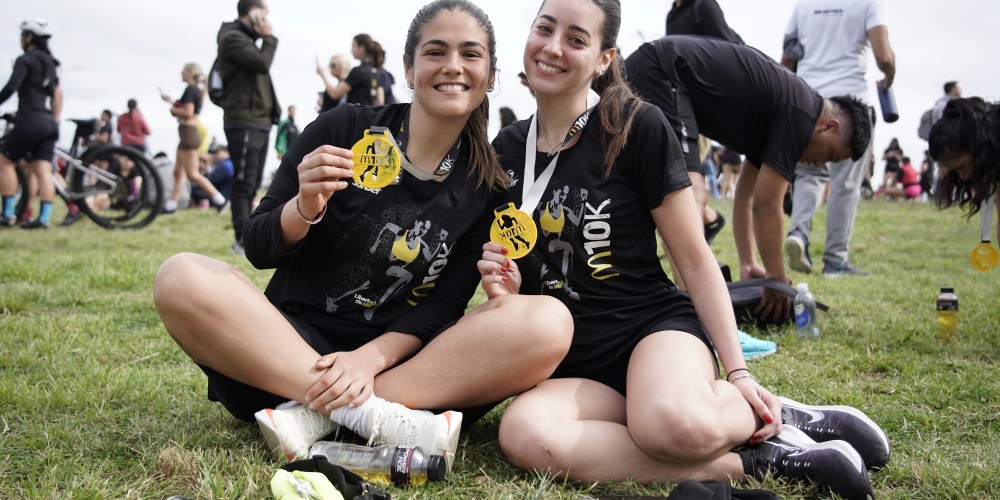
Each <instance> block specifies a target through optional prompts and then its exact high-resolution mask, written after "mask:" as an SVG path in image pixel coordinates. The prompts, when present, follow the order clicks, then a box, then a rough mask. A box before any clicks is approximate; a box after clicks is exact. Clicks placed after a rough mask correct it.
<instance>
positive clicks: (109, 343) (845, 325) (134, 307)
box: [0, 202, 1000, 499]
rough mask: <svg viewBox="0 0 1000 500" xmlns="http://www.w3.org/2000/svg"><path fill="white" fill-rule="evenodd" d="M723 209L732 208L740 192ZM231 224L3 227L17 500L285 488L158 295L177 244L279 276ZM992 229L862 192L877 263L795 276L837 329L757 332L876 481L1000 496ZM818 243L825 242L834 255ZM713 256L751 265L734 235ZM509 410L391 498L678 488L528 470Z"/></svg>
mask: <svg viewBox="0 0 1000 500" xmlns="http://www.w3.org/2000/svg"><path fill="white" fill-rule="evenodd" d="M713 204H714V205H716V206H717V207H718V208H719V209H720V210H721V211H722V212H723V213H725V214H726V215H727V216H728V215H729V213H730V211H731V206H730V205H729V204H728V203H726V202H713ZM823 215H824V214H823V213H822V212H821V214H820V215H819V216H818V217H817V219H816V231H815V234H817V235H822V234H824V233H823V232H824V219H823ZM57 216H58V217H61V214H57ZM225 219H226V218H220V217H217V216H215V215H214V212H200V211H197V210H191V211H186V212H181V213H178V214H176V215H173V216H168V217H161V218H159V219H157V220H156V221H155V222H154V223H153V225H151V226H150V227H148V228H146V229H143V230H140V231H131V232H120V231H119V232H112V231H106V230H103V229H99V228H98V227H97V226H96V225H94V224H93V223H91V222H89V221H87V220H86V219H84V220H82V221H80V222H78V223H77V224H76V225H75V226H72V227H70V228H53V229H50V230H48V231H36V232H28V231H22V230H20V229H16V228H13V229H6V230H3V231H0V377H2V378H0V498H165V497H168V496H170V495H177V494H181V495H186V496H190V497H197V498H268V497H270V490H269V487H268V481H269V479H270V477H271V475H272V474H273V472H274V470H275V469H276V468H277V467H278V466H279V464H278V463H276V462H274V461H273V460H272V459H271V458H270V457H269V456H268V454H267V453H266V450H265V448H264V445H263V441H262V439H261V438H260V435H259V433H258V431H257V429H256V427H255V426H251V425H247V424H243V423H241V422H238V421H236V420H235V419H233V418H231V417H230V416H229V415H228V414H227V413H225V411H224V410H223V409H222V408H221V407H220V406H219V405H217V404H214V403H210V402H209V401H207V400H206V399H205V396H204V393H205V378H204V376H203V375H202V374H201V372H200V371H199V370H198V369H197V368H196V367H195V366H194V365H193V364H192V363H191V362H190V361H189V360H188V358H187V357H186V356H185V355H184V354H183V353H182V352H181V351H180V349H179V348H178V347H177V346H176V345H175V344H174V343H173V342H172V341H171V340H170V338H169V337H168V335H167V334H166V332H165V331H164V329H163V326H162V325H161V324H160V321H159V319H158V317H157V315H156V313H155V311H154V309H153V306H152V301H151V284H152V280H153V276H154V274H155V272H156V269H157V267H158V266H159V264H160V263H161V262H163V261H164V260H165V259H166V258H167V257H169V256H170V255H172V254H174V253H176V252H179V251H193V252H198V253H203V254H207V255H211V256H214V257H217V258H220V259H223V260H226V261H229V262H232V263H233V264H235V265H237V266H239V267H240V268H241V269H243V270H244V271H245V272H246V273H247V274H248V275H249V276H250V277H251V279H252V280H253V281H254V282H256V283H257V284H258V285H259V286H263V285H264V284H265V283H266V282H267V280H268V277H269V276H270V273H269V272H264V271H257V270H254V269H253V268H252V267H251V266H250V265H249V264H248V263H246V262H245V261H243V262H241V261H239V260H238V259H236V258H235V257H234V256H232V255H230V254H229V253H228V247H229V244H230V242H231V238H232V233H231V231H230V230H229V229H228V224H227V220H225ZM56 220H59V219H56ZM977 241H978V223H977V222H976V221H973V222H968V223H967V222H966V221H965V219H964V218H962V217H961V216H960V214H959V213H958V212H957V211H955V210H950V211H947V212H940V211H937V210H935V209H933V208H931V207H929V206H927V205H917V204H904V203H885V202H865V203H863V205H862V207H861V209H860V216H859V218H858V221H857V226H856V229H855V232H854V242H853V245H852V253H851V261H852V263H854V264H855V265H856V266H858V267H860V268H861V269H864V270H867V271H870V272H871V273H872V275H871V276H868V277H866V278H843V279H833V280H831V279H823V278H820V277H818V276H816V275H811V276H808V275H801V274H794V275H793V277H794V279H796V280H804V281H807V282H809V284H810V288H811V290H813V293H814V294H815V295H816V297H817V298H818V299H819V300H821V301H823V302H826V303H827V304H829V305H830V306H831V310H830V312H829V313H826V314H823V313H821V314H820V321H821V323H820V326H821V329H822V338H821V339H820V340H819V341H814V342H813V341H803V340H799V339H798V338H797V337H796V336H795V335H794V334H790V333H789V332H783V331H770V332H757V333H759V334H760V335H762V336H764V337H766V338H770V339H772V340H776V341H777V342H778V343H779V345H780V348H779V351H778V353H777V354H775V355H772V356H770V357H767V358H764V359H762V360H759V361H754V362H752V364H751V368H752V369H753V370H754V372H755V373H756V375H757V377H758V378H760V380H761V382H762V383H763V384H764V385H765V386H766V387H768V388H770V389H771V390H772V391H773V392H775V393H779V394H783V395H787V396H789V397H791V398H793V399H797V400H800V401H806V402H825V403H831V404H832V403H836V404H849V405H854V406H857V407H860V408H862V409H864V410H865V411H866V412H867V413H868V414H869V415H870V416H872V417H873V418H874V419H875V420H876V421H877V422H879V423H880V424H881V425H882V426H883V427H884V428H885V430H886V432H887V433H888V435H889V438H890V440H891V442H892V445H893V459H892V461H891V462H890V463H889V465H888V466H887V467H886V468H885V469H883V470H882V471H879V472H876V473H874V474H873V476H872V479H873V482H874V485H875V488H876V491H877V492H878V494H879V496H880V497H889V498H900V499H902V498H907V499H908V498H998V497H1000V482H998V481H997V478H998V477H1000V458H998V457H1000V373H998V371H997V365H998V363H997V361H998V358H1000V347H998V346H1000V339H998V333H997V332H998V331H1000V311H998V297H1000V274H998V273H1000V270H994V271H993V272H991V273H979V272H976V271H973V270H972V269H971V267H970V265H969V263H968V261H967V259H966V256H967V255H968V252H969V251H970V250H971V249H972V247H973V245H974V244H975V243H976V242H977ZM821 247H822V241H816V242H814V243H813V248H812V250H813V256H814V259H816V260H817V261H818V260H819V255H820V252H821V250H822V248H821ZM714 248H715V250H716V251H717V252H718V256H719V259H720V260H721V261H723V262H726V263H729V264H730V266H731V267H732V268H733V269H734V271H735V269H736V257H735V250H734V248H733V243H732V231H731V228H726V229H725V230H724V231H723V233H722V234H721V235H720V236H719V237H718V238H717V240H716V243H715V245H714ZM943 284H949V285H953V286H954V287H955V289H956V291H957V293H958V294H959V297H960V300H961V315H962V316H961V318H962V324H961V340H960V342H959V343H957V344H954V345H947V344H943V343H941V342H939V341H938V340H936V338H935V329H936V325H935V320H934V299H935V297H936V295H937V293H938V287H939V286H941V285H943ZM220 293H225V292H224V291H220ZM482 299H483V297H482V296H481V295H478V296H477V297H476V299H475V302H474V303H478V302H479V301H481V300H482ZM498 422H499V414H498V413H497V412H496V411H495V412H493V413H491V414H490V415H488V416H487V417H486V418H484V419H483V420H482V421H481V422H480V424H479V425H478V426H477V427H476V428H475V429H474V430H473V431H472V432H469V433H467V435H465V436H463V438H462V443H461V446H460V448H459V460H458V461H457V462H456V468H455V471H454V474H453V475H452V476H451V477H450V479H449V480H448V481H447V482H444V483H442V484H435V485H429V486H426V487H422V488H420V489H414V490H403V489H398V488H389V491H391V493H392V494H393V496H394V497H397V498H431V497H447V498H567V499H568V498H586V497H591V496H592V497H598V496H600V495H608V494H618V495H625V494H632V495H636V494H645V495H665V494H667V492H668V491H669V489H670V486H669V485H651V486H640V485H636V484H632V483H599V484H592V485H578V484H564V483H562V482H560V481H555V480H553V479H552V478H549V477H544V476H539V475H535V474H526V473H521V472H519V471H517V470H515V469H514V468H512V467H511V466H510V465H508V464H507V462H506V460H505V459H504V457H503V455H502V454H501V453H500V452H499V448H498V447H497V443H496V431H497V426H498ZM664 425H665V426H666V425H669V423H666V422H665V423H664ZM763 486H764V487H766V488H768V489H772V490H774V491H776V492H778V493H779V494H780V495H781V496H782V497H787V498H796V497H813V496H816V495H817V492H816V490H815V489H814V488H812V487H810V486H803V485H798V484H785V483H784V482H781V481H775V480H772V479H768V480H767V481H765V482H764V483H763Z"/></svg>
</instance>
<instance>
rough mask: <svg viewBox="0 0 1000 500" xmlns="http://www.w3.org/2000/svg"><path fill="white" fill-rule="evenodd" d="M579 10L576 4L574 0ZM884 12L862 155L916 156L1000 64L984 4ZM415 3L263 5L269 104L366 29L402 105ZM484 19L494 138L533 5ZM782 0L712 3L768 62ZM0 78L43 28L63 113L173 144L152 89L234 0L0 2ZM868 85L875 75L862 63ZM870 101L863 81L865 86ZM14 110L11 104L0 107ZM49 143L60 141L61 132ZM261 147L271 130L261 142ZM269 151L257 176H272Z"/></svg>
mask: <svg viewBox="0 0 1000 500" xmlns="http://www.w3.org/2000/svg"><path fill="white" fill-rule="evenodd" d="M581 1H582V0H581ZM886 1H887V4H888V7H889V40H890V43H891V45H892V47H893V49H894V50H895V51H896V60H897V73H896V83H895V85H894V86H893V88H894V89H895V93H896V100H897V103H898V105H899V110H900V116H901V118H900V120H899V121H898V122H896V123H894V124H891V125H890V124H885V123H884V122H881V120H880V123H879V124H878V125H877V126H876V129H875V146H876V151H878V152H879V156H878V158H881V151H882V150H883V149H884V148H885V147H886V145H888V143H889V140H890V139H891V138H892V137H899V139H900V142H901V144H902V147H903V149H904V151H905V152H906V154H907V155H909V156H911V157H913V159H914V161H915V162H916V161H919V159H920V158H922V156H923V151H924V149H925V148H926V143H924V142H923V141H921V140H920V139H919V138H917V135H916V129H917V123H918V121H919V118H920V114H921V113H922V112H923V111H924V110H926V109H927V108H929V107H930V106H931V105H932V104H933V102H934V101H935V100H936V99H937V98H938V97H939V96H940V95H941V93H942V90H941V87H942V85H943V83H944V82H945V81H947V80H958V81H959V82H961V86H962V88H963V89H964V91H965V95H966V96H971V95H979V96H982V97H985V98H987V99H991V100H997V99H1000V69H998V67H997V65H996V64H995V62H996V49H997V48H998V47H1000V42H998V41H997V39H996V35H995V25H996V21H997V20H998V19H1000V2H998V1H996V0H954V1H950V2H942V1H940V0H886ZM424 3H425V2H423V1H421V0H405V1H404V0H382V1H379V2H371V3H370V2H334V1H330V0H326V1H320V0H271V1H270V2H269V5H270V10H271V21H272V24H273V25H274V29H275V35H276V36H277V37H278V39H279V44H278V51H277V55H276V57H275V60H274V64H273V66H272V68H271V74H272V76H273V77H274V81H275V87H276V90H277V93H278V99H279V101H280V103H281V105H282V107H283V108H284V107H287V106H288V105H289V104H295V105H296V106H297V108H298V116H297V119H296V122H297V123H298V124H299V126H300V128H301V127H304V126H305V125H306V124H308V123H309V122H311V121H312V120H313V119H314V118H315V116H316V112H315V107H316V105H315V101H316V95H317V92H319V91H320V90H321V88H322V87H321V82H320V79H319V77H318V76H317V75H316V73H315V61H316V58H317V57H318V58H319V59H320V61H321V62H322V63H323V64H324V66H325V63H326V62H327V61H328V59H329V58H330V56H331V55H333V54H335V53H345V54H347V55H348V56H350V47H351V38H352V37H353V36H354V35H356V34H358V33H368V34H370V35H371V36H372V37H373V38H374V39H376V40H378V41H379V42H380V43H381V44H382V45H383V47H384V48H385V49H386V52H387V59H386V61H387V62H386V68H387V69H388V70H389V71H390V72H392V73H393V74H394V75H395V76H396V80H397V85H396V87H395V88H394V89H393V90H394V92H395V94H396V96H397V98H399V99H401V100H404V101H408V100H409V98H410V96H409V94H408V93H407V89H406V88H405V87H404V85H403V83H404V80H403V70H402V46H403V42H404V39H405V36H406V29H407V27H408V26H409V23H410V20H411V19H412V18H413V14H414V13H415V12H416V11H417V10H418V9H419V7H420V6H422V5H423V4H424ZM476 3H477V4H478V5H480V6H481V7H482V8H483V10H484V11H485V12H486V13H487V14H488V15H489V16H490V18H491V20H492V22H493V25H494V28H495V30H496V36H497V53H498V57H499V68H500V74H499V77H498V85H497V86H496V90H495V91H494V92H493V94H492V95H491V97H490V99H491V101H490V103H491V111H492V114H493V117H492V120H491V121H492V123H491V127H490V130H491V133H495V132H496V130H497V122H498V117H497V113H496V110H497V109H498V108H500V107H501V106H509V107H511V108H512V109H514V111H515V113H516V114H517V116H518V118H526V117H528V116H529V115H530V114H531V113H532V112H533V111H534V101H533V100H532V99H531V96H530V94H528V92H527V90H526V89H524V88H523V87H522V86H521V85H520V83H519V81H518V79H517V76H516V75H517V73H518V72H519V71H521V70H522V66H523V65H522V51H523V46H524V40H525V37H526V35H527V30H528V28H529V26H530V24H531V21H532V20H533V18H534V15H535V13H536V12H537V10H538V6H539V5H540V4H541V1H540V0H489V1H487V0H476ZM622 3H623V21H622V30H621V35H620V38H619V46H620V47H621V48H622V50H623V51H624V52H625V54H626V55H627V54H629V53H631V52H632V51H633V50H635V49H636V48H637V47H638V46H639V45H640V44H641V43H642V42H643V41H648V40H652V39H655V38H658V37H660V36H662V35H663V34H664V24H665V23H664V20H665V18H666V13H667V11H668V10H669V7H670V4H671V3H673V2H670V1H669V0H624V1H623V2H622ZM794 3H795V1H794V0H719V4H720V5H721V6H722V9H723V11H724V12H725V14H726V19H727V21H728V22H729V24H730V25H731V26H732V27H733V28H734V29H735V30H736V31H737V32H738V33H739V34H740V35H741V36H742V37H743V39H744V40H745V41H746V42H747V44H749V45H752V46H755V47H757V48H758V49H760V50H762V51H763V52H765V53H767V54H768V55H770V56H772V57H775V58H779V57H780V52H781V40H782V34H783V33H784V30H785V27H786V26H787V24H788V19H789V16H790V15H791V10H792V6H793V5H794ZM0 12H3V14H4V15H3V20H2V21H0V83H5V82H6V80H7V78H8V77H9V75H10V69H9V68H10V67H11V65H12V64H13V61H14V59H15V58H16V57H17V56H18V55H20V54H21V48H20V45H19V43H18V35H19V31H18V25H19V23H20V22H21V20H23V19H25V18H28V17H35V16H41V17H45V18H47V19H49V20H50V21H52V23H53V25H54V27H55V36H53V39H52V41H51V48H52V50H53V52H54V54H55V55H56V57H57V58H58V59H59V60H60V61H61V62H62V63H63V66H62V73H61V79H62V80H61V81H62V86H63V91H64V93H65V96H66V104H65V111H64V113H63V118H82V117H96V116H97V115H99V114H100V111H101V110H102V109H105V108H109V109H110V110H111V111H113V112H115V113H120V112H122V111H124V110H125V103H126V101H127V100H128V99H129V98H130V97H134V98H136V99H138V101H139V108H140V110H141V111H142V112H143V114H144V115H145V116H146V119H147V121H149V123H150V126H151V128H152V129H153V135H152V136H151V137H150V140H149V143H150V147H151V151H154V152H155V151H161V150H163V151H167V152H168V153H169V154H170V156H171V157H173V156H174V152H175V150H176V147H177V126H176V121H175V120H174V119H173V118H172V117H171V116H170V114H169V110H168V105H167V104H166V103H164V102H163V101H161V100H160V98H159V92H158V90H157V89H158V88H162V89H163V90H164V92H166V93H167V94H169V95H171V96H172V97H174V98H177V97H179V96H180V94H181V92H182V90H183V87H184V84H183V83H182V82H181V80H180V72H181V69H182V67H183V66H184V64H185V63H188V62H196V63H198V64H200V65H201V66H202V68H203V69H204V70H205V71H207V70H208V68H209V67H210V66H211V64H212V60H213V59H214V57H215V52H216V43H215V36H216V33H217V32H218V28H219V24H220V23H221V22H223V21H230V20H233V19H234V18H235V17H236V0H175V1H172V2H150V1H135V0H131V1H126V0H86V1H82V2H72V1H66V0H0ZM868 79H869V81H870V82H874V81H875V80H878V79H881V73H880V72H879V71H878V69H877V68H876V67H875V65H874V62H872V63H871V64H869V71H868ZM870 87H871V89H870V96H871V99H870V100H871V102H875V99H876V98H875V94H874V90H873V88H874V83H871V85H870ZM14 109H16V97H12V98H11V99H10V100H8V101H7V102H6V103H4V104H3V105H0V111H12V110H14ZM202 120H203V121H204V123H205V125H206V126H207V127H208V128H209V130H210V132H211V133H212V134H213V135H217V136H218V137H219V140H220V141H221V142H225V136H224V134H223V132H222V112H221V109H220V108H218V107H216V106H215V105H213V104H211V103H210V102H208V100H207V99H206V101H205V105H204V108H203V110H202ZM62 130H63V136H62V140H63V141H64V142H68V140H69V139H70V138H71V137H72V127H71V126H67V125H66V124H65V123H64V126H63V129H62ZM271 140H272V142H273V140H274V133H273V132H272V134H271ZM276 166H277V162H276V161H275V160H274V157H273V154H272V155H271V159H270V160H269V165H268V168H269V169H270V168H275V167H276Z"/></svg>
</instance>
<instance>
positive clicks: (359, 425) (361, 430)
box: [330, 394, 385, 439]
mask: <svg viewBox="0 0 1000 500" xmlns="http://www.w3.org/2000/svg"><path fill="white" fill-rule="evenodd" d="M383 404H385V400H384V399H382V398H380V397H378V396H376V395H374V394H372V395H371V396H370V397H369V398H368V400H367V401H365V402H364V403H361V405H360V406H356V407H354V408H348V407H347V406H346V405H345V406H341V407H340V408H337V409H336V410H333V411H332V412H330V420H333V421H334V422H336V423H338V424H340V425H342V426H344V427H347V428H348V429H350V430H352V431H354V432H355V433H357V434H358V435H359V436H361V437H363V438H366V439H367V438H370V437H371V435H370V434H371V429H369V428H368V422H366V420H367V419H366V418H365V416H366V414H367V413H368V412H369V411H372V409H374V408H377V407H378V406H380V405H383Z"/></svg>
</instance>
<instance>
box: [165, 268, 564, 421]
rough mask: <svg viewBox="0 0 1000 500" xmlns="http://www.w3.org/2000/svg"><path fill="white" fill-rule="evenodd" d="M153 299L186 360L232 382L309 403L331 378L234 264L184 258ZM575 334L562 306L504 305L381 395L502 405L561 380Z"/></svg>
mask: <svg viewBox="0 0 1000 500" xmlns="http://www.w3.org/2000/svg"><path fill="white" fill-rule="evenodd" d="M215 290H226V292H227V293H226V294H225V295H222V294H218V293H215V292H214V291H215ZM153 301H154V303H155V304H156V309H157V312H159V314H160V318H161V319H162V320H163V324H164V326H165V327H166V329H167V331H168V332H169V333H170V335H171V337H173V338H174V340H175V341H176V342H177V343H178V344H179V345H180V346H181V348H182V349H183V350H184V352H186V353H187V354H188V356H190V357H191V359H193V360H194V361H195V362H197V363H200V364H202V365H205V366H208V367H210V368H212V369H214V370H216V371H218V372H220V373H222V374H224V375H226V376H228V377H231V378H233V379H235V380H238V381H240V382H243V383H245V384H248V385H251V386H254V387H258V388H260V389H263V390H265V391H268V392H271V393H274V394H278V395H280V396H283V397H286V398H288V399H289V400H296V401H299V402H301V401H302V399H304V395H305V393H306V390H307V389H308V388H309V387H310V386H311V385H312V384H313V383H314V382H315V381H316V380H317V379H318V378H319V377H320V376H321V375H322V373H321V372H319V371H317V370H316V369H315V368H314V366H315V363H316V361H317V360H318V359H319V357H320V354H319V353H317V352H316V351H315V350H314V349H313V348H312V347H311V346H309V345H308V344H307V343H306V342H305V341H304V340H302V338H301V337H300V336H299V334H298V333H297V332H296V331H295V329H294V328H293V327H292V326H291V325H290V324H289V323H288V321H286V320H285V318H284V317H283V316H282V315H281V313H279V312H278V310H277V309H276V308H275V307H274V306H273V305H271V303H270V302H269V301H268V300H267V298H266V297H265V296H264V294H263V293H261V292H260V290H258V289H257V287H256V286H254V285H253V283H252V282H250V280H249V279H248V278H247V277H246V276H245V275H244V274H243V273H241V272H240V271H239V270H238V269H236V268H235V267H233V266H231V265H229V264H226V263H224V262H221V261H218V260H215V259H211V258H208V257H205V256H202V255H196V254H189V253H188V254H178V255H175V256H173V257H171V258H170V259H168V260H167V261H166V262H165V263H164V264H163V265H162V266H160V270H159V271H158V272H157V274H156V280H155V283H154V286H153ZM237 305H238V306H237ZM571 336H572V319H571V317H570V315H569V312H568V311H567V310H566V308H565V307H564V306H563V305H562V304H561V303H559V302H558V301H557V300H555V299H552V298H549V297H535V296H523V297H522V296H511V297H501V298H498V299H494V300H491V301H489V302H487V303H486V304H483V305H481V306H479V307H478V308H476V309H474V310H473V311H472V312H470V313H469V314H467V315H466V316H465V317H463V318H462V319H461V320H459V322H458V323H456V324H455V326H453V327H452V328H450V329H448V330H447V331H446V332H444V333H442V335H440V336H439V337H438V338H436V339H435V340H433V341H431V342H430V343H429V344H428V345H427V346H426V347H425V348H424V349H423V350H422V351H420V352H419V353H418V354H416V355H415V356H414V357H413V358H411V359H410V360H408V361H406V362H405V363H402V364H401V365H399V366H397V367H395V368H393V369H391V370H389V371H387V372H384V373H382V374H380V375H379V376H378V377H376V379H375V386H376V391H375V392H376V394H377V395H379V396H380V397H382V398H384V399H387V400H390V401H395V402H399V403H403V404H405V405H406V406H409V407H411V408H449V407H465V406H475V405H481V404H486V403H492V402H495V401H498V400H501V399H504V398H506V397H509V396H510V395H512V394H516V393H518V392H521V391H524V390H527V389H529V388H531V387H532V386H534V385H535V384H536V383H538V382H539V381H541V380H544V379H545V378H546V377H548V376H549V375H551V374H552V371H553V370H554V369H555V367H556V365H557V364H558V363H559V361H560V360H562V358H563V356H565V354H566V351H567V350H568V349H569V344H570V339H571ZM321 411H322V412H323V413H325V414H329V411H327V410H325V409H323V410H321Z"/></svg>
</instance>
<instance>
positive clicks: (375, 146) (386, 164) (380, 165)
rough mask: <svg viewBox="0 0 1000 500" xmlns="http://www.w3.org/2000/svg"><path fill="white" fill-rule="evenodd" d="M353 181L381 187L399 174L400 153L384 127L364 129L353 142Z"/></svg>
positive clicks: (368, 186) (377, 187)
mask: <svg viewBox="0 0 1000 500" xmlns="http://www.w3.org/2000/svg"><path fill="white" fill-rule="evenodd" d="M351 152H353V153H354V182H356V183H358V184H360V185H362V186H364V187H366V188H370V189H382V188H384V187H386V186H388V185H389V184H392V181H394V180H396V177H398V176H399V169H400V159H401V158H400V155H399V149H398V148H397V147H396V143H395V141H393V140H392V137H391V136H390V135H389V133H388V130H386V128H385V127H372V128H370V129H368V130H365V136H364V137H362V138H361V140H359V141H358V142H356V143H354V146H353V147H352V148H351Z"/></svg>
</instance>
